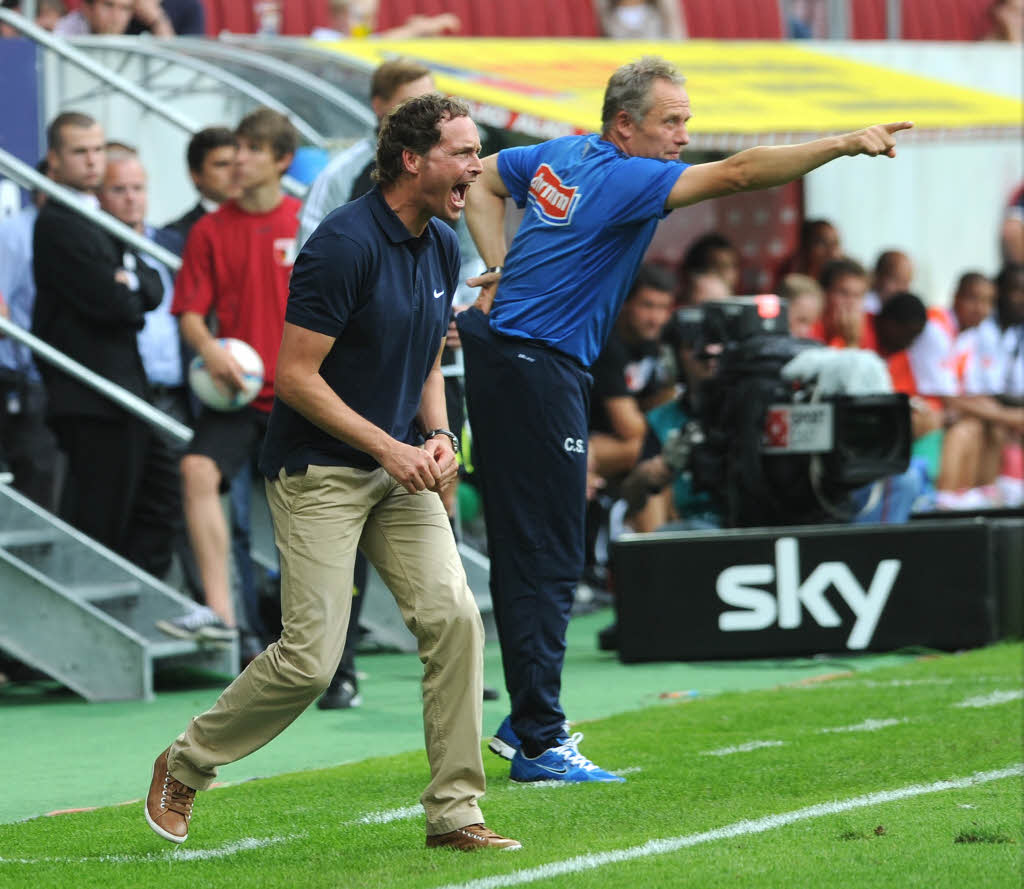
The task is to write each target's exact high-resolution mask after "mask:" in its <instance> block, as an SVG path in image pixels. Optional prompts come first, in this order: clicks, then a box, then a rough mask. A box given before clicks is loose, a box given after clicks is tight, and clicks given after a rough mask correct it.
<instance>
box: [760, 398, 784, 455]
mask: <svg viewBox="0 0 1024 889" xmlns="http://www.w3.org/2000/svg"><path fill="white" fill-rule="evenodd" d="M763 444H764V447H767V448H784V447H787V446H788V445H789V414H788V413H787V411H785V410H783V409H781V408H769V410H768V413H767V414H766V415H765V418H764V438H763Z"/></svg>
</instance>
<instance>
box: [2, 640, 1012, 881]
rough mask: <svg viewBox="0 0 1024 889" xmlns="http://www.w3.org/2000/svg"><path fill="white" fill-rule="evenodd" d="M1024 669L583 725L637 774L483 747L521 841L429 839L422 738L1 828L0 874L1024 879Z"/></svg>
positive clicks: (919, 668) (983, 669)
mask: <svg viewBox="0 0 1024 889" xmlns="http://www.w3.org/2000/svg"><path fill="white" fill-rule="evenodd" d="M1021 667H1022V646H1020V645H1017V644H1013V645H1011V644H1004V645H998V646H993V647H991V648H988V649H984V650H979V651H975V652H969V653H965V654H960V655H950V656H942V657H938V658H934V659H932V658H928V659H922V660H919V661H916V662H914V663H911V664H908V665H906V666H902V667H894V668H889V669H882V670H877V671H872V672H871V673H870V674H868V675H866V676H862V675H850V676H848V677H843V676H840V677H838V678H834V679H832V680H829V681H822V682H816V683H810V684H805V685H798V686H787V687H781V688H777V689H774V690H771V691H758V692H746V693H728V694H721V695H717V696H711V697H707V698H698V699H696V700H688V701H685V702H681V703H679V704H677V705H673V706H661V707H654V708H651V709H647V710H640V711H636V712H632V713H626V714H623V715H620V716H616V717H613V718H611V719H606V720H601V721H598V722H593V723H588V724H584V725H580V726H577V727H576V728H578V729H580V730H582V731H583V732H585V734H586V739H585V742H584V744H583V750H584V752H586V753H587V754H588V755H589V756H591V757H592V758H593V759H594V760H595V761H597V762H599V763H600V764H601V765H602V766H605V767H607V768H610V769H613V770H617V771H621V772H623V773H624V774H626V776H627V779H628V780H627V783H626V784H619V785H585V786H581V785H575V786H548V785H544V786H535V785H525V786H523V785H515V784H512V783H510V782H509V780H508V771H507V768H506V767H505V766H504V765H503V763H502V761H500V760H498V759H497V758H496V757H494V756H491V755H490V754H486V755H485V756H486V758H485V763H486V766H487V770H488V781H489V787H488V793H487V796H486V797H485V799H484V800H483V803H482V806H483V809H484V813H485V815H486V816H487V819H488V823H489V825H490V826H491V827H493V828H494V829H496V830H498V831H499V832H501V833H505V834H508V835H511V836H515V837H516V838H518V839H520V840H522V842H523V844H524V849H523V850H522V851H520V852H501V853H498V852H495V853H482V852H478V853H473V854H470V855H466V854H460V853H455V852H451V851H448V850H427V849H425V848H424V847H423V827H424V819H423V814H422V811H421V810H419V809H418V806H416V800H417V798H418V795H419V793H420V791H421V789H422V787H423V786H424V784H425V783H426V777H427V770H426V759H425V756H424V755H423V754H422V753H420V754H409V755H402V756H396V757H389V758H381V759H373V760H367V761H364V762H360V763H356V764H353V765H347V766H339V767H336V768H331V769H326V770H322V771H316V772H303V773H296V774H291V775H285V776H281V777H276V778H269V779H265V780H259V781H251V782H248V783H243V784H238V785H234V786H229V787H225V788H221V789H217V790H214V791H210V792H208V793H203V794H200V795H199V796H198V798H197V802H196V809H195V815H194V818H193V823H192V835H191V836H190V838H189V840H188V842H187V843H185V844H184V845H183V846H181V847H173V846H171V845H170V844H168V843H166V842H164V841H163V840H161V839H160V838H158V837H157V836H155V835H154V834H152V833H151V832H150V831H149V829H148V827H147V826H146V824H145V821H144V820H143V817H142V810H141V801H140V802H136V803H132V804H130V805H125V806H118V807H111V808H105V809H99V810H96V811H92V812H85V813H80V814H74V815H63V816H58V817H51V818H36V819H33V820H31V821H25V822H21V823H16V824H5V825H0V886H2V887H5V889H15V887H31V889H45V887H72V886H73V887H102V889H121V887H132V889H134V887H141V886H156V885H165V886H178V885H189V886H197V887H200V886H201V887H232V889H234V887H258V886H275V887H276V886H279V887H300V889H319V887H331V889H335V887H353V889H355V887H367V889H369V887H373V889H391V887H415V889H438V887H451V889H453V887H465V889H498V887H503V886H517V885H527V886H534V887H550V889H555V887H557V889H577V887H579V889H582V887H601V889H636V887H700V889H712V887H738V886H754V887H779V889H794V887H811V889H817V887H850V889H873V887H879V889H882V887H886V889H887V887H918V886H920V887H927V889H936V887H954V889H975V887H982V889H1001V887H1006V889H1019V887H1020V886H1021V876H1022V874H1021V861H1022V857H1021V843H1022V793H1021V791H1022V782H1021V778H1022V777H1024V765H1022V763H1024V751H1022V702H1021V687H1022V675H1021V672H1022V671H1021ZM7 752H8V754H10V753H11V751H7ZM146 780H147V776H144V775H140V786H139V792H140V794H141V793H142V792H143V791H144V789H145V785H146Z"/></svg>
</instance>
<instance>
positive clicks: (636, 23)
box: [594, 0, 686, 40]
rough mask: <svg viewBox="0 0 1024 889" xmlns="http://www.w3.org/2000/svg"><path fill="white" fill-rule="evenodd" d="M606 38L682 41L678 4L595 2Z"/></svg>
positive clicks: (630, 0) (644, 0)
mask: <svg viewBox="0 0 1024 889" xmlns="http://www.w3.org/2000/svg"><path fill="white" fill-rule="evenodd" d="M594 8H595V10H596V12H597V17H598V19H599V20H600V22H601V30H602V31H603V32H604V36H605V37H612V38H614V39H616V40H682V39H683V38H685V37H686V29H685V28H684V27H683V19H682V16H681V15H680V14H679V3H678V2H676V0H594Z"/></svg>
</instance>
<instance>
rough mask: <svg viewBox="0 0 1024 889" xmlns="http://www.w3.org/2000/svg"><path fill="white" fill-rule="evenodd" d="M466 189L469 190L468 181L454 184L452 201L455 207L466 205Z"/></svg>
mask: <svg viewBox="0 0 1024 889" xmlns="http://www.w3.org/2000/svg"><path fill="white" fill-rule="evenodd" d="M468 191H469V183H468V182H460V183H459V184H458V185H456V186H455V187H454V188H452V203H453V204H454V205H455V206H456V207H458V208H460V209H461V208H462V207H465V206H466V192H468Z"/></svg>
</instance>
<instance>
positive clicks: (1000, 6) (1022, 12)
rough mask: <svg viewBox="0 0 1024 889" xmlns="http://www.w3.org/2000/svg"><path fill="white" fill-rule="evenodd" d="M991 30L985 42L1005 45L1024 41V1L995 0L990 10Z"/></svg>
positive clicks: (986, 35) (984, 38) (985, 37)
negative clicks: (994, 41) (995, 41)
mask: <svg viewBox="0 0 1024 889" xmlns="http://www.w3.org/2000/svg"><path fill="white" fill-rule="evenodd" d="M988 18H989V22H990V28H989V30H988V33H987V34H985V36H984V37H983V38H982V39H983V40H998V41H1001V42H1003V43H1020V42H1021V41H1024V2H1022V0H994V2H993V3H992V5H991V6H990V7H989V8H988Z"/></svg>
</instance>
